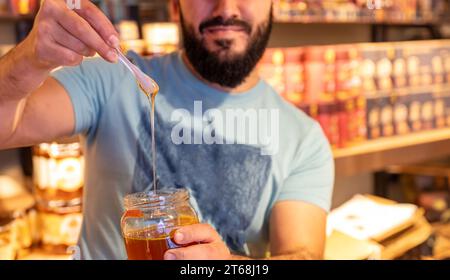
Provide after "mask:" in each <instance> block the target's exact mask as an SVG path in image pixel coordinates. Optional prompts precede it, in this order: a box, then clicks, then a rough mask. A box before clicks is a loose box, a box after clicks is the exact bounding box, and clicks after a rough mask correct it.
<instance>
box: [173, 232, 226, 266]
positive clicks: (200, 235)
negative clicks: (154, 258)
mask: <svg viewBox="0 0 450 280" xmlns="http://www.w3.org/2000/svg"><path fill="white" fill-rule="evenodd" d="M174 240H175V243H177V244H179V245H182V246H183V245H184V246H186V245H189V246H187V247H181V248H177V249H171V250H168V251H167V252H166V253H165V254H164V259H165V260H228V259H231V254H230V250H229V249H228V247H227V245H226V244H225V243H224V242H223V241H222V238H221V237H220V235H219V234H218V233H217V231H216V230H215V229H214V228H213V227H212V226H211V225H208V224H195V225H189V226H184V227H182V228H180V229H178V230H177V231H176V232H175V235H174ZM190 244H195V245H190Z"/></svg>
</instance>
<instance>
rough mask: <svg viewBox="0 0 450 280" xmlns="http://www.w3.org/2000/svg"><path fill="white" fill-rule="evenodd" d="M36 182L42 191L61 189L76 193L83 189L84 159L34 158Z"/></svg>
mask: <svg viewBox="0 0 450 280" xmlns="http://www.w3.org/2000/svg"><path fill="white" fill-rule="evenodd" d="M33 167H34V168H35V170H34V174H33V176H34V182H35V185H36V186H37V187H38V188H40V189H42V190H45V189H60V190H62V191H66V192H74V191H76V190H78V189H80V188H82V187H83V179H84V178H83V177H84V174H83V173H84V157H79V158H77V157H68V158H63V159H54V158H48V157H43V156H34V157H33Z"/></svg>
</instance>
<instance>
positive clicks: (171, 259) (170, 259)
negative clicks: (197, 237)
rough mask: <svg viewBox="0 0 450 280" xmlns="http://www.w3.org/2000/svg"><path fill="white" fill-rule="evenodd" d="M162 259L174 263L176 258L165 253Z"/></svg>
mask: <svg viewBox="0 0 450 280" xmlns="http://www.w3.org/2000/svg"><path fill="white" fill-rule="evenodd" d="M164 259H165V260H167V261H174V260H176V259H177V256H175V254H172V253H166V254H165V255H164Z"/></svg>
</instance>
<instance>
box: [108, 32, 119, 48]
mask: <svg viewBox="0 0 450 280" xmlns="http://www.w3.org/2000/svg"><path fill="white" fill-rule="evenodd" d="M109 45H110V46H111V47H113V48H118V47H119V45H120V41H119V38H117V36H116V35H111V37H109Z"/></svg>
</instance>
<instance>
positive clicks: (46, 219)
mask: <svg viewBox="0 0 450 280" xmlns="http://www.w3.org/2000/svg"><path fill="white" fill-rule="evenodd" d="M38 220H39V228H40V238H41V243H42V244H41V245H42V248H43V249H44V250H45V251H47V252H50V253H52V254H67V249H68V248H69V247H70V246H73V245H76V244H77V242H78V237H79V235H80V231H81V225H82V220H83V216H82V213H81V204H80V200H73V201H69V202H62V201H57V202H55V201H48V202H46V201H39V202H38Z"/></svg>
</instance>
